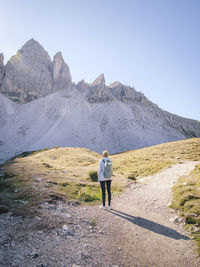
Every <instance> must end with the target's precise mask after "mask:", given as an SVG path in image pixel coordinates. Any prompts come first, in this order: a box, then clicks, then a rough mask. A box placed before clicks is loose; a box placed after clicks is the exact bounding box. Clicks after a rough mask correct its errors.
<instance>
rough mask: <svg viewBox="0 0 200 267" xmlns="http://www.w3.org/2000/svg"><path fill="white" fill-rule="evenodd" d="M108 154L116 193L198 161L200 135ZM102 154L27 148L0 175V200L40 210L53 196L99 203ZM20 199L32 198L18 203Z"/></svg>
mask: <svg viewBox="0 0 200 267" xmlns="http://www.w3.org/2000/svg"><path fill="white" fill-rule="evenodd" d="M110 158H111V159H112V161H113V171H114V175H113V177H112V180H113V181H112V194H113V196H115V195H119V194H120V193H121V192H122V191H123V190H124V189H125V188H126V185H127V184H128V182H130V180H135V179H137V180H138V179H140V177H145V176H148V175H152V174H155V173H158V172H160V171H162V170H163V169H164V168H166V167H168V166H170V165H173V164H177V163H178V162H180V161H184V160H200V139H199V138H192V139H187V140H183V141H177V142H170V143H165V144H161V145H156V146H152V147H147V148H143V149H137V150H132V151H127V152H123V153H119V154H116V155H111V156H110ZM100 159H101V155H100V154H98V153H96V152H93V151H90V150H88V149H84V148H74V147H65V148H62V147H54V148H53V149H48V148H46V149H43V150H41V151H34V152H25V153H23V154H21V155H19V156H18V157H15V158H13V159H12V160H10V161H8V162H7V163H5V164H4V165H3V166H2V167H3V168H4V173H5V177H7V178H6V179H4V178H0V183H1V184H0V185H1V188H2V189H1V191H0V201H1V202H4V203H8V204H9V206H10V208H11V209H13V210H16V205H18V207H19V208H18V210H20V205H21V206H22V207H23V210H24V211H25V210H26V209H25V208H26V207H27V210H31V209H34V208H36V210H37V204H38V203H39V202H42V201H48V200H50V199H51V196H55V195H57V196H58V197H59V198H62V199H68V200H72V201H74V200H75V201H77V200H78V201H79V202H80V203H82V202H87V203H97V202H98V201H100V199H101V194H100V186H99V183H98V182H96V181H95V180H96V178H97V172H96V171H97V168H98V163H99V160H100ZM37 177H39V178H40V181H39V182H38V181H36V178H37ZM88 177H90V178H88ZM127 178H129V179H127ZM15 190H19V191H18V192H15ZM188 190H189V188H188ZM17 199H26V200H28V202H27V203H26V204H22V203H21V204H20V202H19V203H17V202H14V201H15V200H17ZM182 201H184V200H182ZM188 201H190V202H188ZM188 201H187V205H189V203H191V205H192V201H194V199H193V197H192V196H191V195H188ZM193 209H195V207H193Z"/></svg>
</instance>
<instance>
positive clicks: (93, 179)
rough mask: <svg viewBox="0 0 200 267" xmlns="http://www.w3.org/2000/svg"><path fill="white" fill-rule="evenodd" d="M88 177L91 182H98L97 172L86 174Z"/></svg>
mask: <svg viewBox="0 0 200 267" xmlns="http://www.w3.org/2000/svg"><path fill="white" fill-rule="evenodd" d="M88 175H89V178H90V180H91V181H93V182H97V181H98V174H97V171H90V172H89V173H88Z"/></svg>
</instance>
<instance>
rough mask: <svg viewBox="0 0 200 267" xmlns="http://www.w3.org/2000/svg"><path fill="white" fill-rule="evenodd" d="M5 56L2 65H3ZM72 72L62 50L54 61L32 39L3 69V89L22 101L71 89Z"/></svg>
mask: <svg viewBox="0 0 200 267" xmlns="http://www.w3.org/2000/svg"><path fill="white" fill-rule="evenodd" d="M2 62H3V61H2V56H1V57H0V66H3V63H2ZM71 86H72V81H71V74H70V71H69V67H68V66H67V64H65V62H64V60H63V58H62V55H61V53H60V52H59V53H57V54H56V55H55V57H54V60H53V62H52V61H51V58H50V57H49V55H48V53H47V52H46V51H45V50H44V48H43V47H42V46H41V45H40V44H39V43H38V42H37V41H35V40H34V39H31V40H29V41H28V42H27V43H26V44H25V45H24V46H23V47H22V48H21V49H20V50H19V51H18V52H17V54H16V55H15V56H13V57H11V59H10V60H9V61H8V63H7V64H6V65H5V66H4V67H2V70H1V71H0V92H1V93H2V94H4V95H6V96H7V97H9V98H10V99H11V100H13V101H15V102H17V103H20V104H23V103H27V102H30V101H32V100H35V99H37V98H40V97H43V96H46V95H49V94H51V93H53V92H56V91H58V90H61V89H66V88H71Z"/></svg>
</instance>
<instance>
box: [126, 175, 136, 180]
mask: <svg viewBox="0 0 200 267" xmlns="http://www.w3.org/2000/svg"><path fill="white" fill-rule="evenodd" d="M127 178H128V179H130V180H132V181H136V177H135V175H134V174H129V175H128V177H127Z"/></svg>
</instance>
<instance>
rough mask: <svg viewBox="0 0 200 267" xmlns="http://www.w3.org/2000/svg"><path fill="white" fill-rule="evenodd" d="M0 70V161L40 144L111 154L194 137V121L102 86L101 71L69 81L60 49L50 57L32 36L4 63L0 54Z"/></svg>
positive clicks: (198, 131) (197, 125) (116, 86)
mask: <svg viewBox="0 0 200 267" xmlns="http://www.w3.org/2000/svg"><path fill="white" fill-rule="evenodd" d="M0 73H1V76H0V77H1V79H0V86H1V93H2V94H0V162H3V161H5V160H7V159H8V158H10V157H12V156H14V155H16V154H18V153H21V152H24V151H30V150H35V149H42V148H44V147H53V146H78V147H85V148H89V149H92V150H94V151H97V152H102V150H104V149H108V150H109V151H110V153H117V152H121V151H125V150H130V149H135V148H141V147H145V146H150V145H155V144H159V143H164V142H169V141H175V140H180V139H185V138H190V137H200V122H199V121H196V120H191V119H186V118H182V117H180V116H177V115H174V114H171V113H169V112H167V111H164V110H162V109H160V108H159V107H158V106H157V105H156V104H154V103H152V102H151V101H149V100H148V99H147V98H146V97H145V96H144V94H142V93H141V92H137V91H136V90H135V89H134V88H133V87H130V86H125V85H123V84H121V83H120V82H114V83H112V84H111V85H109V86H107V85H106V83H105V77H104V75H103V74H101V75H100V76H99V77H98V78H97V79H96V80H95V81H94V82H93V83H86V82H85V81H84V80H82V81H80V82H79V83H78V84H75V83H72V79H71V75H70V70H69V67H68V66H67V65H66V64H65V62H64V60H63V58H62V55H61V53H57V54H56V55H55V57H54V59H53V61H51V59H50V57H49V56H48V54H47V52H46V51H45V50H44V49H43V48H42V47H41V46H40V44H39V43H38V42H36V41H34V40H30V41H29V42H27V43H26V44H25V45H24V46H23V47H22V48H21V49H20V50H19V51H18V53H17V55H15V56H14V57H12V58H11V59H10V60H9V62H8V63H7V64H6V65H5V66H4V64H3V56H2V55H1V56H0ZM69 89H70V90H69ZM9 98H10V99H9ZM33 99H36V100H34V101H31V100H33ZM11 100H14V101H15V102H18V103H27V102H29V103H27V104H26V105H21V104H18V103H15V102H14V101H11Z"/></svg>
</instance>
